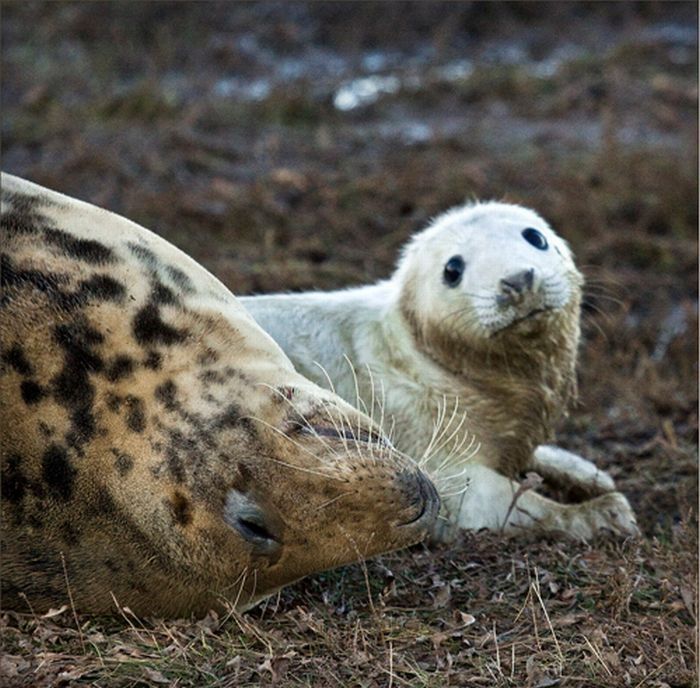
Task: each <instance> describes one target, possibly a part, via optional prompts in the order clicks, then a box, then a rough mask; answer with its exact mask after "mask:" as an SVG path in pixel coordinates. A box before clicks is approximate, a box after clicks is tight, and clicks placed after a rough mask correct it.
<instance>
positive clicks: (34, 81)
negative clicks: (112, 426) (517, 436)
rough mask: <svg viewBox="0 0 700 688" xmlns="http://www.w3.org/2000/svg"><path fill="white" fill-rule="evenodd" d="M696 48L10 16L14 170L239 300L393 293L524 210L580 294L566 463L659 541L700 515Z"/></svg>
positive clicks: (278, 8)
mask: <svg viewBox="0 0 700 688" xmlns="http://www.w3.org/2000/svg"><path fill="white" fill-rule="evenodd" d="M697 48H698V46H697V5H696V3H692V2H688V3H683V2H620V3H599V2H592V3H576V2H552V3H547V2H543V3H539V2H538V3H510V2H498V3H491V2H486V3H480V2H450V3H439V2H429V3H411V2H391V3H374V2H361V3H352V2H329V3H326V2H316V3H295V2H277V3H270V2H254V3H218V2H193V3H168V2H144V3H142V2H138V3H137V2H99V3H88V2H81V3H73V2H60V3H54V2H51V3H37V2H24V3H9V4H5V5H4V6H3V22H2V68H3V70H2V71H3V79H2V104H3V118H2V142H3V167H4V169H6V170H8V171H10V172H13V173H15V174H19V175H22V176H26V177H28V178H29V179H32V180H34V181H36V182H38V183H40V184H44V185H46V186H49V187H51V188H54V189H57V190H59V191H62V192H65V193H68V194H71V195H74V196H76V197H78V198H81V199H84V200H88V201H91V202H93V203H96V204H98V205H100V206H104V207H107V208H109V209H111V210H113V211H116V212H118V213H120V214H123V215H126V216H127V217H129V218H130V219H133V220H135V221H136V222H139V223H141V224H144V225H145V226H147V227H149V228H151V229H153V230H154V231H156V232H158V233H160V234H162V235H163V236H165V237H166V238H167V239H169V240H170V241H172V242H174V243H175V244H177V245H178V246H179V247H181V248H182V249H184V250H185V251H186V252H188V253H190V254H191V255H192V256H194V258H196V259H197V260H199V261H201V262H202V263H203V264H204V265H205V266H207V267H208V268H209V269H210V270H212V271H213V272H214V273H215V274H216V275H217V276H219V277H220V278H221V279H222V280H223V281H224V282H225V283H226V284H227V285H228V286H229V287H231V289H232V290H233V291H234V292H235V293H241V294H243V293H250V292H264V291H272V290H297V289H309V288H319V289H327V288H334V287H342V286H346V285H350V284H360V283H364V282H367V281H371V280H375V279H377V278H381V277H386V276H388V275H389V274H390V272H391V270H392V267H393V264H394V261H395V259H396V255H397V250H398V248H399V247H400V246H401V244H402V243H403V242H404V241H405V240H406V238H407V237H408V236H409V235H410V234H411V233H412V232H414V231H416V230H417V229H420V228H421V227H423V226H424V225H425V223H426V222H427V221H428V220H429V219H430V218H431V216H433V215H435V214H437V213H439V212H441V211H443V210H445V209H446V208H448V207H450V206H451V205H454V204H458V203H461V202H463V201H464V200H465V199H466V198H483V199H506V200H510V201H514V202H519V203H523V204H525V205H527V206H530V207H533V208H535V209H536V210H537V211H539V212H540V213H541V214H542V215H544V216H545V217H546V218H547V219H548V220H549V221H550V222H551V223H552V224H553V226H554V227H555V228H556V229H557V230H558V231H559V232H560V233H561V234H563V235H564V236H565V237H566V238H567V239H568V240H569V241H570V242H571V244H572V246H573V248H574V251H575V253H576V255H577V258H578V261H579V264H580V265H581V266H582V268H583V270H584V272H585V273H586V275H587V277H588V281H589V287H588V293H587V298H586V304H585V307H584V309H585V310H584V320H585V327H584V330H585V342H584V347H583V351H582V365H581V379H582V404H581V406H580V407H579V408H578V409H576V410H575V411H574V413H573V415H572V419H571V421H570V422H569V424H568V425H567V426H566V427H564V428H562V432H563V433H564V436H565V437H566V441H565V443H566V444H568V445H569V446H570V447H571V448H573V449H576V450H579V451H582V452H583V453H585V454H587V455H591V454H593V455H594V456H593V458H596V459H599V460H600V461H601V462H602V463H603V465H606V466H607V467H608V468H609V469H610V470H611V471H612V472H613V473H616V474H617V475H616V477H617V478H618V479H619V480H620V481H621V483H622V484H623V486H627V487H628V491H631V492H632V497H633V500H634V501H635V506H636V507H637V508H638V509H641V510H642V512H643V521H642V522H643V525H644V527H645V528H646V529H647V530H648V531H650V532H653V531H654V529H655V528H656V527H657V525H659V523H660V522H664V521H666V525H668V521H669V519H671V521H672V520H673V519H674V518H675V519H677V518H678V517H680V516H682V515H683V513H682V512H683V509H684V508H685V506H686V505H690V504H696V498H695V492H694V490H695V487H694V486H695V483H696V477H695V476H696V469H697V462H696V460H695V446H696V443H697V439H696V438H697V337H696V334H697V309H698V301H697V224H698V204H697V199H698V187H697V170H698V159H697V116H698V111H697V97H698V81H697V55H698V53H697ZM689 491H690V493H692V494H689Z"/></svg>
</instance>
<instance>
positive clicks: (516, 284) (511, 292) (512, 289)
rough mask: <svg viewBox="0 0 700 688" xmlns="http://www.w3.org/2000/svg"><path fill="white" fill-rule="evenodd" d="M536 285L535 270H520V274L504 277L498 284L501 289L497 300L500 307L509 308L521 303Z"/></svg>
mask: <svg viewBox="0 0 700 688" xmlns="http://www.w3.org/2000/svg"><path fill="white" fill-rule="evenodd" d="M534 284H535V268H529V269H528V270H520V272H515V273H513V274H512V275H508V276H507V277H504V278H503V279H502V280H501V281H500V282H499V283H498V286H499V287H500V289H501V293H500V294H499V296H498V299H497V300H498V303H499V305H501V306H507V305H511V304H515V303H519V302H520V301H521V300H522V297H523V296H524V295H525V294H526V293H528V292H530V291H532V287H533V285H534Z"/></svg>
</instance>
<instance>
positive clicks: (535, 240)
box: [522, 227, 549, 251]
mask: <svg viewBox="0 0 700 688" xmlns="http://www.w3.org/2000/svg"><path fill="white" fill-rule="evenodd" d="M522 235H523V239H525V241H527V243H528V244H532V245H533V246H534V247H535V248H538V249H540V251H546V250H547V249H548V248H549V244H548V243H547V240H546V239H545V238H544V234H542V232H538V231H537V230H536V229H533V228H532V227H528V228H527V229H523V231H522Z"/></svg>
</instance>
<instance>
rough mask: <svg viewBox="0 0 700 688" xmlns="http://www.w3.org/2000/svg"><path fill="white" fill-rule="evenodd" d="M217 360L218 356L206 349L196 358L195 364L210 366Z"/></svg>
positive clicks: (211, 350) (212, 350)
mask: <svg viewBox="0 0 700 688" xmlns="http://www.w3.org/2000/svg"><path fill="white" fill-rule="evenodd" d="M218 360H219V354H218V353H217V352H216V351H214V349H207V350H206V351H205V352H204V353H202V354H199V356H197V363H199V365H201V366H206V365H211V364H212V363H216V362H217V361H218Z"/></svg>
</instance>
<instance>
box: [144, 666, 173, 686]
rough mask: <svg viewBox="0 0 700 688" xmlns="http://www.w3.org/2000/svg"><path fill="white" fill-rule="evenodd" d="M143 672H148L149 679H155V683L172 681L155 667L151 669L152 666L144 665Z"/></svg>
mask: <svg viewBox="0 0 700 688" xmlns="http://www.w3.org/2000/svg"><path fill="white" fill-rule="evenodd" d="M143 673H144V674H146V678H147V679H148V680H149V681H153V682H154V683H170V679H169V678H165V676H163V674H161V673H160V671H156V670H155V669H151V668H150V667H144V668H143Z"/></svg>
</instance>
